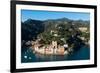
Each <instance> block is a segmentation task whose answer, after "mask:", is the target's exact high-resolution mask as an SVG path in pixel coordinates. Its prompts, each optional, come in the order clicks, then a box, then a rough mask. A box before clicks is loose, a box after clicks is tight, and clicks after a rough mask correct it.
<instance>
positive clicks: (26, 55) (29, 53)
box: [21, 47, 90, 63]
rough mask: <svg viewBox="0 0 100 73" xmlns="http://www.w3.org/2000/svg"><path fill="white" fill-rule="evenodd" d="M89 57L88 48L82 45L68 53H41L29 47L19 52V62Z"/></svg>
mask: <svg viewBox="0 0 100 73" xmlns="http://www.w3.org/2000/svg"><path fill="white" fill-rule="evenodd" d="M88 59H90V48H87V47H82V48H81V49H80V50H79V51H77V52H73V53H71V54H69V55H45V54H44V55H43V54H39V53H35V52H34V51H33V50H31V49H29V48H28V49H27V50H25V51H24V52H22V53H21V62H22V63H30V62H50V61H73V60H88Z"/></svg>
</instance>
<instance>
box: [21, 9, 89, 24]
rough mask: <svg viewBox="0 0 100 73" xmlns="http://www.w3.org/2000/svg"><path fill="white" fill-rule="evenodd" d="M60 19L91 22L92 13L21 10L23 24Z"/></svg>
mask: <svg viewBox="0 0 100 73" xmlns="http://www.w3.org/2000/svg"><path fill="white" fill-rule="evenodd" d="M59 18H68V19H72V20H90V13H83V12H81V13H80V12H56V11H41V10H21V20H22V22H24V21H26V20H27V19H35V20H48V19H59Z"/></svg>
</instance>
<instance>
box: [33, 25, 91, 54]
mask: <svg viewBox="0 0 100 73" xmlns="http://www.w3.org/2000/svg"><path fill="white" fill-rule="evenodd" d="M79 30H81V31H82V32H86V31H87V28H85V27H81V28H79ZM53 32H54V31H52V30H51V32H50V33H51V34H52V33H53ZM86 33H88V32H86ZM53 36H54V37H57V36H58V34H57V33H54V34H53ZM80 38H81V39H82V40H83V41H84V40H85V37H80ZM40 41H41V39H40V38H39V39H37V40H36V41H32V42H31V43H32V46H31V48H32V50H33V52H34V53H40V54H46V55H65V54H69V53H71V52H73V48H71V47H69V46H68V44H67V43H65V44H63V45H60V44H58V42H57V41H54V40H52V41H51V43H50V44H47V45H44V44H40V43H39V42H40ZM86 43H87V44H89V41H88V42H86Z"/></svg>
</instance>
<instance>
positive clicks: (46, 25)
mask: <svg viewBox="0 0 100 73" xmlns="http://www.w3.org/2000/svg"><path fill="white" fill-rule="evenodd" d="M73 24H74V26H75V27H76V28H77V27H89V24H90V23H89V21H83V20H70V19H68V18H60V19H48V20H44V21H41V20H34V19H28V20H26V21H25V22H21V28H22V29H21V31H22V32H21V35H22V40H26V41H27V40H35V39H36V38H37V36H38V35H39V34H40V33H42V32H44V31H50V30H52V29H57V28H59V27H58V26H60V25H66V28H70V27H71V26H72V25H73Z"/></svg>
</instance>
